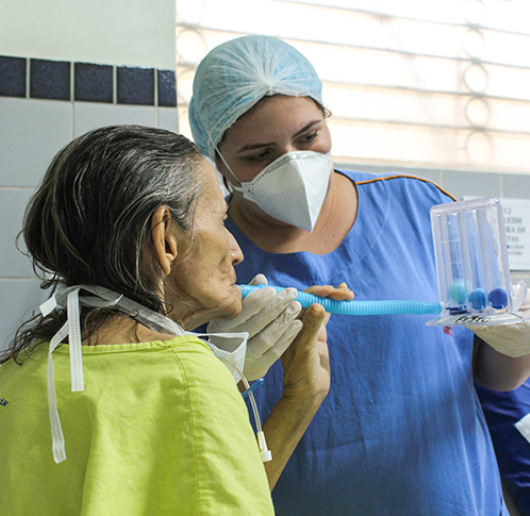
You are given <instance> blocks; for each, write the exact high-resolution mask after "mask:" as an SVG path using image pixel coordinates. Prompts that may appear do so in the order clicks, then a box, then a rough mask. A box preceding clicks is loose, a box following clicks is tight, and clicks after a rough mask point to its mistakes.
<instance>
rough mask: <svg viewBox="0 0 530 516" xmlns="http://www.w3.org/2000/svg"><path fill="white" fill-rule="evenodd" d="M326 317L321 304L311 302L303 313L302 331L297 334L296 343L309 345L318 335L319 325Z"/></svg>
mask: <svg viewBox="0 0 530 516" xmlns="http://www.w3.org/2000/svg"><path fill="white" fill-rule="evenodd" d="M325 318H326V311H325V310H324V307H323V306H322V305H319V304H317V303H314V304H312V305H311V306H310V307H309V308H308V309H307V310H306V311H305V313H304V316H303V319H302V322H303V324H304V326H303V328H302V331H301V332H300V334H299V335H298V343H299V345H302V346H310V345H312V343H313V341H314V340H315V339H316V337H317V336H318V332H319V330H320V327H321V326H322V324H323V323H324V321H325Z"/></svg>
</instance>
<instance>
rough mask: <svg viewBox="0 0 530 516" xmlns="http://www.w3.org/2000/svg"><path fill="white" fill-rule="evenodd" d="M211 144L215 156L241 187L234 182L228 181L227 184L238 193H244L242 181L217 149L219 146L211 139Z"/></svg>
mask: <svg viewBox="0 0 530 516" xmlns="http://www.w3.org/2000/svg"><path fill="white" fill-rule="evenodd" d="M210 143H211V144H212V147H213V149H214V152H215V154H217V155H218V156H219V157H220V158H221V161H222V162H223V164H224V166H225V167H226V168H227V169H228V171H229V172H230V175H231V176H232V179H235V180H236V182H237V183H239V186H237V185H235V184H234V182H233V181H231V180H229V179H227V182H228V183H229V184H230V186H231V187H232V188H233V189H234V190H235V191H236V192H241V193H242V192H243V188H241V181H240V180H239V179H238V178H237V177H236V175H235V174H234V172H233V170H232V169H231V168H230V165H229V164H228V163H227V162H226V160H225V158H224V156H223V155H222V154H221V151H220V150H219V148H218V147H217V145H216V144H215V143H214V142H213V140H212V139H211V138H210Z"/></svg>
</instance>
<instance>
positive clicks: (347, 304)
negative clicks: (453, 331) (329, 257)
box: [239, 285, 442, 315]
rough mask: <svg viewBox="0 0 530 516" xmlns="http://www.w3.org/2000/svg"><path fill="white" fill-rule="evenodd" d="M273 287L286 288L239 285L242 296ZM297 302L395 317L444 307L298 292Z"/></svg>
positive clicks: (330, 309)
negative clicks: (347, 298) (352, 299)
mask: <svg viewBox="0 0 530 516" xmlns="http://www.w3.org/2000/svg"><path fill="white" fill-rule="evenodd" d="M266 287H272V288H273V289H275V290H276V292H280V291H282V290H284V287H275V286H273V285H239V288H240V290H241V295H242V296H243V297H245V296H248V295H249V294H250V293H251V292H253V291H254V290H256V289H259V288H266ZM296 300H297V301H298V302H299V303H300V304H301V305H302V306H303V307H304V308H309V307H310V306H311V305H312V304H313V303H318V304H320V305H322V306H323V307H324V309H325V310H326V312H329V313H332V314H341V315H393V314H417V315H422V314H440V313H441V312H442V305H441V304H440V303H426V302H424V301H355V300H354V301H334V300H333V299H326V298H323V297H318V296H314V295H313V294H307V293H306V292H298V295H297V296H296Z"/></svg>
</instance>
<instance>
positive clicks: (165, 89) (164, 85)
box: [158, 70, 177, 107]
mask: <svg viewBox="0 0 530 516" xmlns="http://www.w3.org/2000/svg"><path fill="white" fill-rule="evenodd" d="M175 85H176V78H175V72H174V71H173V70H158V105H159V106H167V107H175V106H176V105H177V89H176V88H175Z"/></svg>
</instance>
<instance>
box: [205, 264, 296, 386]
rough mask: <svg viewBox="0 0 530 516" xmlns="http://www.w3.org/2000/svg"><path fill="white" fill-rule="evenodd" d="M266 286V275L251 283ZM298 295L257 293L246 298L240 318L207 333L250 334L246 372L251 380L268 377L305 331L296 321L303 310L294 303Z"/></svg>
mask: <svg viewBox="0 0 530 516" xmlns="http://www.w3.org/2000/svg"><path fill="white" fill-rule="evenodd" d="M267 284H268V283H267V278H266V277H265V276H264V275H263V274H258V275H257V276H256V277H255V278H254V279H253V280H252V281H251V282H250V285H267ZM296 294H297V291H296V289H294V288H287V289H285V290H282V291H281V292H280V293H279V294H278V293H276V291H275V290H274V289H272V288H269V289H265V288H264V289H259V290H255V291H254V292H252V293H251V294H249V295H248V296H247V297H246V298H244V299H243V309H242V310H241V313H240V314H239V315H238V316H237V317H235V318H234V319H230V320H222V319H219V320H216V321H212V322H211V323H210V324H209V325H208V333H234V332H243V331H246V332H248V334H249V338H248V344H247V356H246V359H245V369H244V374H245V377H246V379H247V380H248V381H252V380H257V379H258V378H261V377H263V376H265V375H266V374H267V371H268V370H269V368H270V367H271V365H272V364H274V362H276V361H277V360H278V358H280V356H281V355H282V353H284V351H285V350H286V349H287V348H288V347H289V345H290V344H291V342H293V340H294V338H295V337H296V336H297V335H298V333H299V332H300V330H301V329H302V323H301V322H300V321H299V320H297V317H298V315H299V314H300V311H301V309H302V307H301V306H300V303H298V302H297V301H295V297H296Z"/></svg>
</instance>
